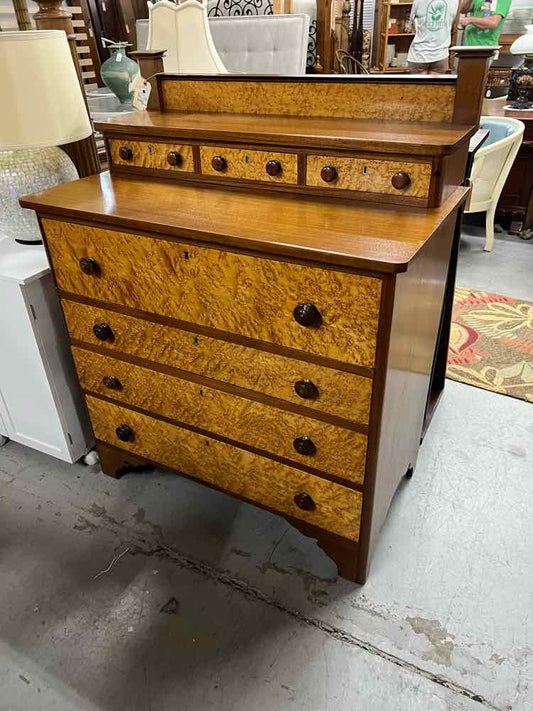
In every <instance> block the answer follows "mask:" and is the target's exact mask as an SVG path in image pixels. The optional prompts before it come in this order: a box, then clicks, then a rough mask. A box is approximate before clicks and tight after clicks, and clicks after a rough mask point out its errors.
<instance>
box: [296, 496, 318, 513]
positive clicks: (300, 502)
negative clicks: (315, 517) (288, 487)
mask: <svg viewBox="0 0 533 711" xmlns="http://www.w3.org/2000/svg"><path fill="white" fill-rule="evenodd" d="M294 503H295V504H296V506H297V507H298V508H299V509H302V511H314V510H315V509H316V504H315V502H314V501H313V499H312V498H311V497H310V496H309V494H306V493H305V491H302V492H301V493H300V494H296V496H295V497H294Z"/></svg>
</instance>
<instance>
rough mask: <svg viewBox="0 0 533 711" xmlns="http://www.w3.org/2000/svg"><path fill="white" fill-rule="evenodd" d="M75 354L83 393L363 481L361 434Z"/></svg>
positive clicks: (88, 353)
mask: <svg viewBox="0 0 533 711" xmlns="http://www.w3.org/2000/svg"><path fill="white" fill-rule="evenodd" d="M72 353H73V355H74V361H75V363H76V369H77V371H78V377H79V379H80V383H81V386H82V388H84V390H88V391H90V392H93V393H97V394H99V395H104V396H106V397H109V398H112V399H113V400H117V401H119V402H121V403H124V404H125V405H133V406H135V407H138V408H140V409H141V410H146V411H147V412H153V413H154V414H156V415H162V416H163V417H168V418H169V419H171V420H176V421H177V422H180V423H183V424H186V425H191V426H192V427H198V428H199V429H201V430H207V431H209V432H210V433H213V434H214V435H219V436H221V437H227V438H228V439H231V440H234V441H236V442H241V443H242V444H245V445H248V446H249V447H253V448H255V449H260V450H263V451H264V452H267V453H270V454H274V455H277V456H279V457H283V458H284V459H289V460H291V461H293V462H295V463H297V464H301V465H302V466H308V467H312V468H313V469H317V470H320V471H323V472H326V473H328V474H332V475H333V476H337V477H339V478H340V479H346V480H348V481H352V482H354V483H356V484H362V483H363V479H364V474H365V461H366V446H367V438H366V436H365V435H363V434H360V433H359V432H353V431H352V430H348V429H344V428H343V427H336V426H334V425H329V424H326V423H325V422H319V421H318V420H314V419H311V418H309V417H304V416H303V415H295V414H294V413H292V412H286V411H285V410H278V409H277V408H274V407H271V406H270V405H264V404H263V403H260V402H255V401H254V400H248V399H247V398H244V397H238V396H237V395H230V394H229V393H225V392H222V391H221V390H217V389H216V388H215V387H212V388H211V387H207V386H206V385H199V384H198V383H195V382H191V381H189V380H183V379H182V378H176V377H174V376H172V375H165V374H163V373H158V372H157V371H154V370H150V369H149V368H143V367H141V366H139V365H132V364H131V363H125V362H124V361H119V360H116V359H115V358H112V357H107V356H102V355H100V354H99V353H93V352H92V351H86V350H85V349H83V348H77V347H75V348H73V349H72ZM109 377H113V378H117V379H118V381H119V382H120V384H121V387H120V388H114V389H109V388H108V387H107V385H106V384H105V382H106V381H105V378H109ZM303 436H305V437H309V438H310V439H311V440H312V441H313V443H314V445H315V447H316V451H315V453H314V454H312V455H309V454H308V455H305V454H299V453H298V452H297V451H296V449H295V447H294V444H293V442H294V440H296V438H298V437H303Z"/></svg>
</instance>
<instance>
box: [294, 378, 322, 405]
mask: <svg viewBox="0 0 533 711" xmlns="http://www.w3.org/2000/svg"><path fill="white" fill-rule="evenodd" d="M294 389H295V390H296V394H297V395H298V396H299V397H302V398H303V399H304V400H316V399H317V397H318V388H317V386H316V385H315V384H314V383H313V381H312V380H309V379H308V378H305V379H304V380H297V381H296V382H295V383H294Z"/></svg>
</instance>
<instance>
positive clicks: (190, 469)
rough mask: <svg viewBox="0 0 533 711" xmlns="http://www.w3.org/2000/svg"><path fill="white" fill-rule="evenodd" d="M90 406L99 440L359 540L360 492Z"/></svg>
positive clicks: (100, 403)
mask: <svg viewBox="0 0 533 711" xmlns="http://www.w3.org/2000/svg"><path fill="white" fill-rule="evenodd" d="M87 405H88V408H89V414H90V417H91V422H92V425H93V429H94V434H95V437H96V438H97V439H98V440H101V441H103V442H107V443H108V444H112V445H115V446H119V447H122V448H124V449H126V450H129V451H132V452H134V453H135V454H138V455H140V456H142V457H146V458H147V459H150V460H153V461H156V462H158V463H160V464H162V465H163V466H168V467H171V468H173V469H177V470H178V471H180V472H182V473H184V474H188V475H189V476H193V477H195V478H197V479H201V480H203V481H205V482H207V483H209V484H212V485H214V486H216V487H219V488H221V489H223V490H225V491H228V492H230V493H232V494H236V495H237V496H240V497H242V498H243V499H246V500H248V501H251V502H252V503H253V502H257V503H259V504H262V505H263V506H266V507H268V508H271V509H274V510H275V511H278V512H280V513H282V514H286V515H288V516H293V517H294V518H297V519H301V520H303V521H307V522H308V523H310V524H313V525H315V526H318V527H320V528H322V529H325V530H327V531H331V532H332V533H337V534H338V535H340V536H343V537H345V538H349V539H351V540H358V537H359V524H360V519H361V504H362V494H361V493H360V492H358V491H353V490H352V489H348V488H346V487H344V486H342V485H340V484H335V483H333V482H330V481H327V480H325V479H321V478H320V477H316V476H313V475H312V474H308V473H306V472H303V471H300V470H298V469H293V468H292V467H289V466H286V465H285V464H280V463H279V462H275V461H274V460H272V459H268V458H265V457H262V456H261V455H259V454H253V453H251V452H247V451H245V450H242V449H240V448H239V447H234V446H232V445H230V444H226V443H224V442H219V441H218V440H214V439H211V438H210V437H206V436H204V435H201V434H197V433H195V432H190V431H189V430H184V429H183V428H181V427H179V426H177V425H172V424H169V423H167V422H162V421H160V420H156V419H154V418H153V417H149V416H148V415H142V414H140V413H138V412H134V411H132V410H128V409H127V408H125V407H120V406H118V405H114V404H111V403H109V402H106V401H104V400H99V399H97V398H94V397H90V396H88V397H87ZM121 425H126V427H127V428H128V429H126V428H122V429H121V430H119V432H120V434H121V437H123V438H124V437H125V436H126V435H129V437H130V438H129V439H128V440H127V441H124V439H119V437H118V435H117V428H118V427H120V426H121ZM305 494H307V497H305V496H304V497H302V495H305ZM295 499H296V501H298V502H299V503H300V506H305V507H306V508H307V509H309V510H305V509H303V508H301V507H300V506H298V505H297V503H296V501H295ZM302 499H303V501H302Z"/></svg>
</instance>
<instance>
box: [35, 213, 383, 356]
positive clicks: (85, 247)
mask: <svg viewBox="0 0 533 711" xmlns="http://www.w3.org/2000/svg"><path fill="white" fill-rule="evenodd" d="M43 226H44V229H45V233H46V238H47V243H48V247H49V251H50V255H51V258H52V262H53V265H54V272H55V276H56V280H57V284H58V286H59V288H60V289H62V290H64V291H66V292H71V293H75V294H82V295H84V296H87V297H91V298H93V299H97V300H100V301H107V302H111V303H115V304H122V305H125V306H129V307H132V308H136V309H142V310H143V311H149V312H152V313H155V314H162V315H164V316H169V317H172V318H175V319H180V320H183V321H187V322H190V323H194V324H200V325H202V326H210V327H213V328H215V329H220V330H221V331H227V332H230V333H234V334H240V335H243V336H247V337H250V338H253V339H258V340H260V341H268V342H270V343H275V344H279V345H282V346H288V347H290V348H293V349H298V350H303V351H307V352H310V353H315V354H319V355H322V356H327V357H329V358H334V359H337V360H340V361H345V362H348V363H355V364H359V365H363V366H368V367H373V366H374V361H375V351H376V338H377V328H378V319H379V307H380V294H381V280H380V279H377V278H374V277H368V276H362V275H358V274H352V273H347V272H337V271H332V270H328V269H322V268H318V267H308V266H302V265H299V264H293V263H291V262H282V261H276V260H273V259H266V258H259V257H252V256H249V255H244V254H236V253H234V252H227V251H222V250H218V249H211V248H206V247H199V246H196V245H191V244H182V243H179V242H175V241H167V240H164V239H157V238H153V237H142V236H140V235H134V234H129V233H126V232H115V231H111V230H106V229H102V228H97V227H89V226H83V225H77V224H70V223H67V222H59V221H53V220H48V219H44V220H43ZM91 260H92V261H91ZM82 267H83V268H85V269H86V271H89V272H90V273H84V271H82ZM302 305H309V308H310V309H311V314H310V315H311V317H312V325H308V326H305V325H301V324H300V323H299V322H298V321H297V320H296V317H295V315H294V309H295V308H296V307H300V309H301V308H302ZM306 308H308V307H306ZM304 311H305V309H304ZM307 315H308V316H309V313H307ZM315 317H316V318H315ZM300 320H302V319H300Z"/></svg>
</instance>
